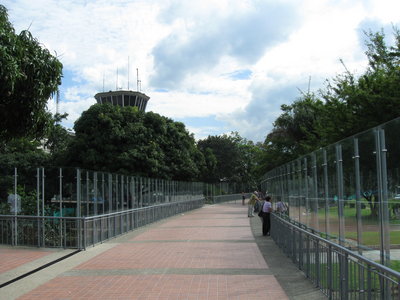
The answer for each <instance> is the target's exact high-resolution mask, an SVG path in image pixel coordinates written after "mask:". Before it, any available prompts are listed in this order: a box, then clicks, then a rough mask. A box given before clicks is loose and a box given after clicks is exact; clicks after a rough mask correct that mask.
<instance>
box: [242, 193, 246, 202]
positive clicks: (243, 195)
mask: <svg viewBox="0 0 400 300" xmlns="http://www.w3.org/2000/svg"><path fill="white" fill-rule="evenodd" d="M245 200H246V195H245V194H244V193H243V192H242V205H244V202H245Z"/></svg>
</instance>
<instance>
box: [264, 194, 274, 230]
mask: <svg viewBox="0 0 400 300" xmlns="http://www.w3.org/2000/svg"><path fill="white" fill-rule="evenodd" d="M262 210H263V216H262V218H263V224H262V232H263V235H264V236H266V235H267V236H268V235H270V230H271V218H270V215H271V212H272V204H271V197H270V196H267V197H265V202H264V205H263V208H262Z"/></svg>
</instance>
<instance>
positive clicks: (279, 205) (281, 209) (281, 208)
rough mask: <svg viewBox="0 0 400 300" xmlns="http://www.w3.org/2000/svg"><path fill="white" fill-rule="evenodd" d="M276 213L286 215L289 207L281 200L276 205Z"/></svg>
mask: <svg viewBox="0 0 400 300" xmlns="http://www.w3.org/2000/svg"><path fill="white" fill-rule="evenodd" d="M276 211H277V212H279V213H282V214H284V213H286V211H287V206H286V204H285V203H284V202H283V201H282V200H279V201H278V202H277V203H276Z"/></svg>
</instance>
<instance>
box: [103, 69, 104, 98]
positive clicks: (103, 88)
mask: <svg viewBox="0 0 400 300" xmlns="http://www.w3.org/2000/svg"><path fill="white" fill-rule="evenodd" d="M103 93H104V71H103Z"/></svg>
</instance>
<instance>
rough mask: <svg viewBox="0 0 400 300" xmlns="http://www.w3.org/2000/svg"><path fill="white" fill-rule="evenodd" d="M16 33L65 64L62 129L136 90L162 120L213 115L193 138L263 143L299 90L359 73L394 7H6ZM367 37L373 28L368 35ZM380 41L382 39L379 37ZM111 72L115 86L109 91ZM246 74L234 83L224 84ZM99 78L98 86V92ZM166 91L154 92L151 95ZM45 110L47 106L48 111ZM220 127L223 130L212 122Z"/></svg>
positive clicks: (11, 0) (368, 1)
mask: <svg viewBox="0 0 400 300" xmlns="http://www.w3.org/2000/svg"><path fill="white" fill-rule="evenodd" d="M3 4H4V5H5V6H6V7H7V8H8V10H9V18H10V20H11V22H12V23H13V25H14V27H15V28H16V31H17V32H19V31H21V30H22V29H27V28H28V27H29V30H30V31H31V32H32V34H33V35H34V36H35V37H37V38H38V40H39V41H40V42H41V43H43V44H44V46H46V47H47V48H48V49H49V50H50V51H52V52H53V53H54V52H56V53H57V55H59V57H60V60H61V61H62V63H63V65H64V71H65V72H64V73H65V78H64V80H63V86H62V87H61V91H62V98H61V100H62V103H61V104H60V106H59V109H60V111H61V112H63V111H66V112H68V113H69V119H68V123H67V125H68V126H72V124H73V121H74V120H75V119H76V118H78V117H79V116H80V114H81V112H82V111H83V110H86V109H87V108H88V107H89V106H90V105H91V104H93V103H95V100H94V98H93V96H94V94H95V93H97V92H101V91H103V89H104V90H110V89H115V87H116V86H118V87H121V88H127V87H128V57H129V84H130V89H134V90H135V89H136V68H139V76H140V79H141V82H142V90H143V92H145V93H147V94H148V95H149V96H150V97H151V99H150V102H149V105H148V110H153V111H155V112H157V113H160V114H162V115H165V116H167V117H171V118H180V119H183V118H190V117H204V118H205V119H207V117H208V116H215V117H216V118H218V120H219V121H220V122H219V123H223V124H224V125H220V124H218V126H217V125H215V124H213V125H210V124H207V123H205V124H200V125H199V124H197V125H195V126H194V125H190V127H189V126H188V129H189V130H190V131H191V132H193V133H195V135H196V137H204V136H207V135H208V134H207V131H209V132H210V133H209V134H218V132H219V133H226V132H230V131H238V132H239V134H241V135H242V136H243V137H246V138H248V139H252V140H255V141H261V140H263V139H264V137H265V136H266V134H267V133H268V131H269V130H270V129H271V128H272V122H273V121H274V120H275V118H276V117H277V116H278V115H279V114H280V105H281V104H283V103H287V104H289V103H291V102H292V101H294V100H295V99H296V97H297V96H298V95H299V91H298V89H302V90H305V89H307V88H308V80H309V77H310V76H311V88H312V89H313V90H316V89H318V88H321V87H322V86H321V83H322V81H323V80H324V79H326V78H332V77H333V76H335V75H336V74H337V73H341V72H343V66H342V65H341V63H340V62H339V59H341V58H342V59H343V60H344V62H345V64H346V66H347V67H348V68H349V69H350V70H351V71H358V72H362V71H363V69H364V68H365V57H364V55H363V51H364V50H363V49H364V47H363V44H362V40H360V30H362V29H364V30H368V29H369V28H363V26H368V24H372V23H373V24H374V26H375V27H379V26H380V25H381V26H382V27H385V28H386V27H387V26H389V25H391V24H394V25H396V24H399V21H400V15H399V14H398V11H400V1H398V0H354V1H348V0H319V1H314V0H303V1H300V2H299V1H297V0H280V1H277V0H218V1H214V0H202V1H183V0H135V1H126V0H107V1H106V0H87V1H77V0H36V1H31V0H5V1H3ZM375 27H374V28H372V29H374V30H375V29H376V28H375ZM387 33H388V34H389V32H387ZM117 69H118V83H117V76H116V73H117ZM243 70H245V71H246V74H249V75H248V77H246V78H245V79H244V80H235V78H234V77H233V76H229V75H228V74H238V71H243ZM103 80H104V84H103ZM162 88H164V89H167V90H168V91H167V92H160V91H159V90H160V89H162ZM49 108H51V109H54V105H53V104H51V103H49ZM221 121H223V122H221Z"/></svg>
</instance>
